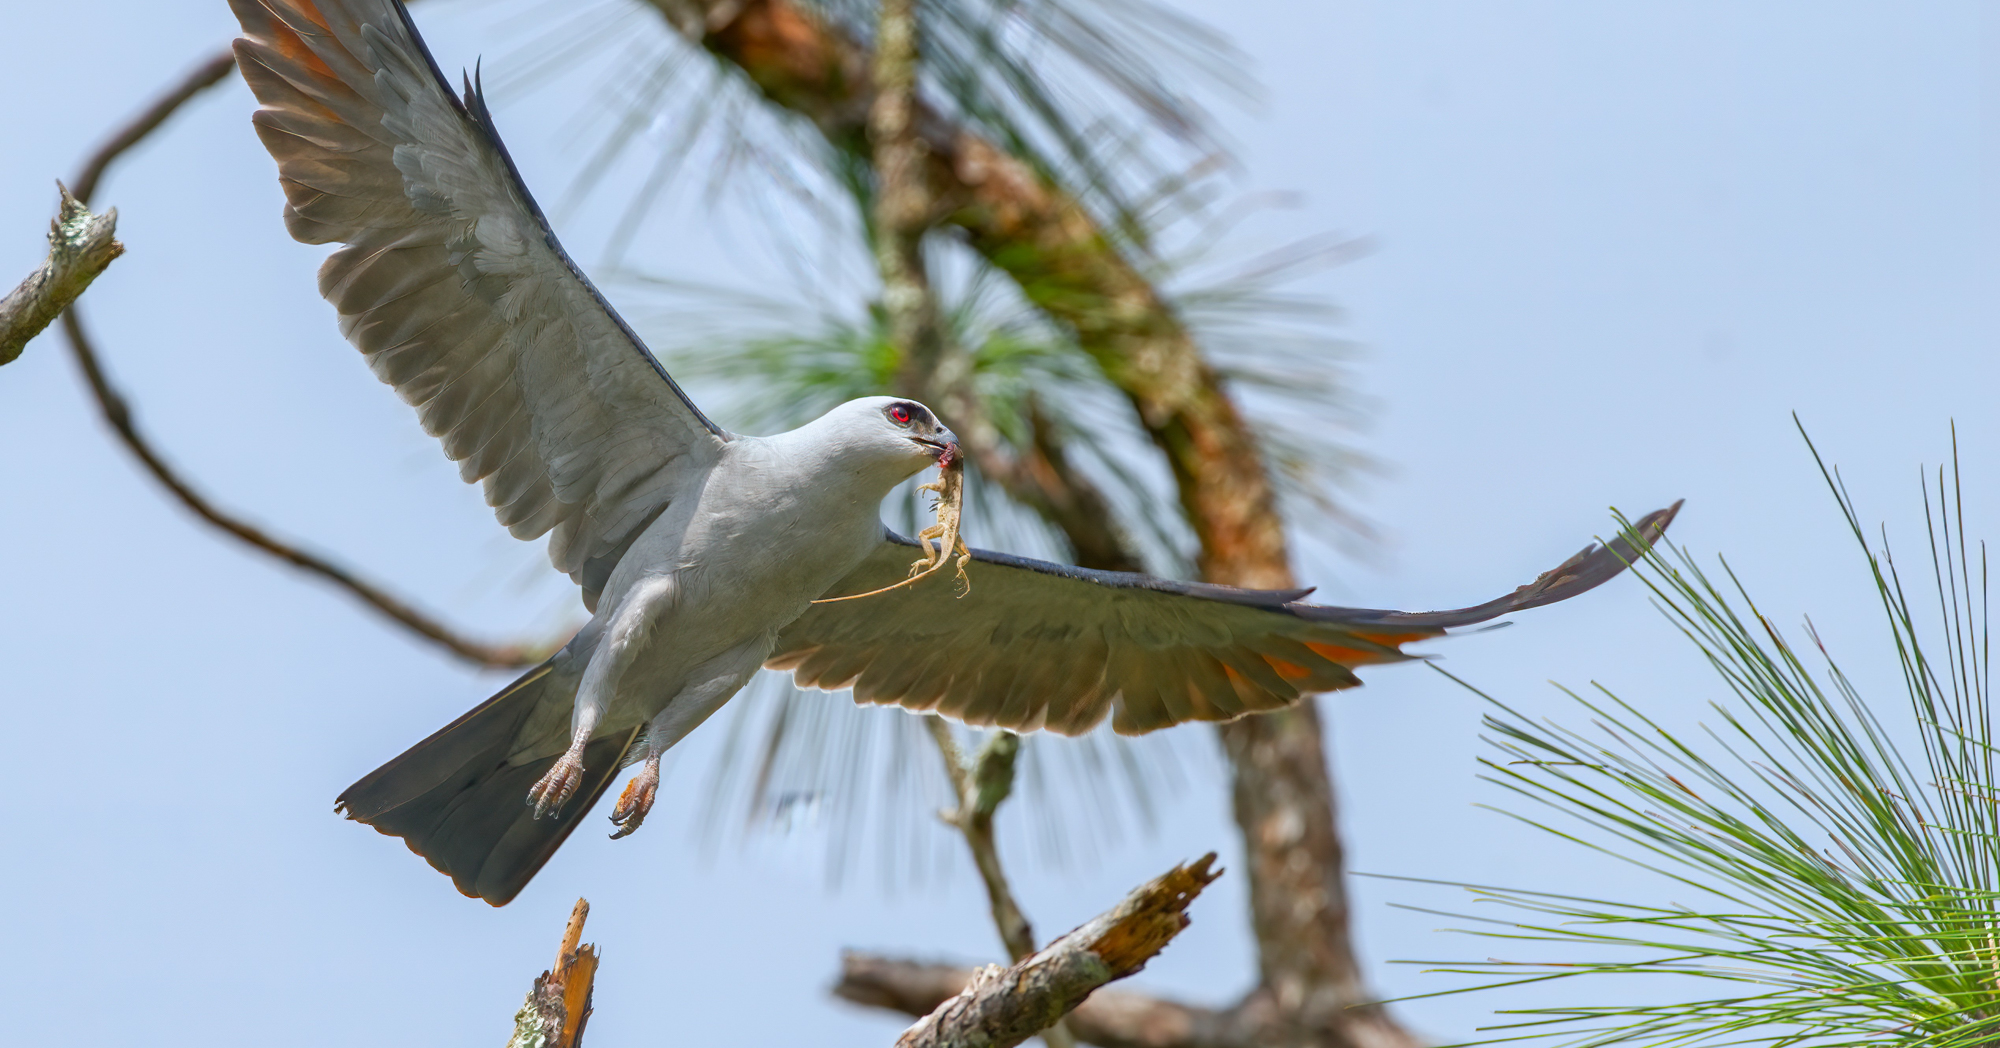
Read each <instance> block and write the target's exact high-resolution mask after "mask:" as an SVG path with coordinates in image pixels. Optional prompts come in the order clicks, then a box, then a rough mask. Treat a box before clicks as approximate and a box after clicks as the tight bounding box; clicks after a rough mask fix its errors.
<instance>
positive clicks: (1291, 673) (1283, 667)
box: [1264, 655, 1312, 680]
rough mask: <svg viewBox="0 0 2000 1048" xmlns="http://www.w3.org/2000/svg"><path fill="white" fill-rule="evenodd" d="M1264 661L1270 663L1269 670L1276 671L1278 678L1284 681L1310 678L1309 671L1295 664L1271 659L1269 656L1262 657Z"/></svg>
mask: <svg viewBox="0 0 2000 1048" xmlns="http://www.w3.org/2000/svg"><path fill="white" fill-rule="evenodd" d="M1264 661H1265V662H1268V663H1270V664H1271V668H1272V669H1274V670H1277V671H1278V676H1280V677H1283V678H1285V679H1286V680H1304V679H1306V678H1307V677H1310V676H1312V671H1311V670H1309V669H1306V668H1305V667H1304V666H1300V665H1298V664H1297V663H1291V662H1286V661H1285V660H1283V659H1279V658H1273V657H1271V656H1269V655H1266V656H1264Z"/></svg>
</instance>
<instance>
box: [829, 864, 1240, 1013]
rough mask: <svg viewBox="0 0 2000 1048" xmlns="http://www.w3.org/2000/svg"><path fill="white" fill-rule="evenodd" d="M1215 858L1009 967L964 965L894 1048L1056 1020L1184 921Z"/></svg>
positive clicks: (1163, 879) (1154, 884)
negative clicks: (953, 984)
mask: <svg viewBox="0 0 2000 1048" xmlns="http://www.w3.org/2000/svg"><path fill="white" fill-rule="evenodd" d="M1214 862H1215V854H1214V853H1213V852H1210V853H1209V854H1208V855H1206V856H1203V857H1202V858H1201V859H1200V860H1198V861H1196V862H1195V863H1194V864H1193V865H1191V866H1176V867H1174V868H1173V869H1172V870H1169V871H1167V872H1166V873H1165V874H1164V875H1162V876H1160V877H1158V878H1155V879H1154V880H1152V881H1150V882H1148V883H1146V884H1144V885H1142V886H1140V887H1139V888H1138V889H1137V890H1135V891H1133V892H1132V894H1130V895H1128V896H1126V897H1125V900H1124V901H1123V902H1121V903H1119V904H1118V905H1117V906H1116V907H1114V908H1112V909H1111V910H1109V911H1107V912H1105V913H1102V914H1099V915H1098V916H1096V917H1094V918H1092V919H1091V920H1090V921H1088V922H1086V923H1085V924H1084V925H1083V926H1081V927H1079V928H1077V929H1076V930H1075V931H1072V932H1070V933H1069V934H1067V935H1065V936H1063V937H1062V938H1060V939H1057V940H1056V941H1054V942H1052V943H1050V944H1049V945H1048V946H1047V947H1045V948H1044V949H1042V950H1041V951H1039V952H1037V953H1035V954H1033V955H1031V956H1029V957H1026V958H1024V959H1022V960H1020V961H1018V962H1016V963H1015V964H1014V965H1013V966H1012V967H1009V968H1004V969H1003V968H1001V967H999V966H997V965H988V966H987V967H985V968H980V969H975V970H973V971H971V972H969V973H967V978H965V979H964V980H963V982H962V984H961V986H960V989H959V990H958V991H957V992H956V993H955V994H952V995H950V996H949V997H947V998H946V999H944V1000H943V1001H942V1002H941V1003H939V1004H937V1005H936V1006H935V1008H934V1009H933V1010H931V1011H930V1012H929V1013H928V1014H926V1015H925V1016H924V1018H923V1019H921V1020H919V1021H918V1022H917V1024H916V1025H914V1026H912V1027H910V1028H909V1029H908V1030H906V1031H904V1033H903V1036H902V1037H900V1038H898V1039H897V1041H896V1048H945V1046H953V1048H1010V1046H1012V1045H1016V1044H1019V1043H1021V1042H1022V1041H1025V1040H1027V1039H1028V1038H1030V1037H1032V1036H1034V1035H1035V1034H1036V1033H1038V1032H1040V1031H1042V1030H1045V1029H1048V1028H1049V1027H1051V1026H1053V1025H1055V1024H1056V1023H1057V1022H1060V1021H1061V1020H1062V1018H1063V1016H1064V1015H1066V1014H1068V1013H1069V1012H1070V1011H1071V1010H1072V1009H1074V1008H1076V1007H1077V1006H1078V1005H1079V1004H1081V1003H1083V1001H1084V999H1085V998H1087V997H1089V996H1090V995H1091V992H1092V991H1094V990H1096V989H1097V988H1098V987H1100V986H1103V985H1104V984H1105V983H1108V982H1111V981H1113V980H1116V979H1123V978H1125V977H1126V976H1128V975H1131V974H1133V973H1134V972H1137V971H1139V970H1140V969H1142V968H1144V967H1145V966H1146V962H1147V961H1149V960H1151V959H1152V958H1153V956H1154V955H1155V954H1157V953H1159V952H1160V951H1161V950H1162V949H1164V948H1165V947H1166V945H1167V943H1168V942H1170V941H1172V940H1173V938H1174V936H1176V935H1179V934H1180V932H1181V929H1183V928H1185V927H1187V925H1188V918H1187V914H1186V910H1187V907H1188V904H1189V903H1191V902H1193V901H1194V898H1195V896H1197V895H1199V894H1201V890H1202V889H1203V888H1205V887H1207V886H1208V885H1209V884H1210V883H1211V882H1213V881H1214V880H1215V879H1216V878H1217V877H1220V876H1221V875H1222V871H1221V870H1214V871H1212V872H1211V866H1212V864H1213V863H1214ZM842 985H843V986H846V985H847V984H846V983H845V982H843V984H842ZM835 992H837V993H838V992H841V991H840V989H839V988H836V990H835ZM857 992H859V988H858V987H857ZM860 1003H865V1004H875V1003H877V1002H876V1001H873V1000H862V1001H861V1002H860Z"/></svg>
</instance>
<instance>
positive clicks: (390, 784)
mask: <svg viewBox="0 0 2000 1048" xmlns="http://www.w3.org/2000/svg"><path fill="white" fill-rule="evenodd" d="M550 670H551V666H550V664H549V663H543V664H542V665H540V666H537V667H536V668H534V669H532V670H529V671H528V672H527V673H526V674H524V675H523V676H522V677H521V679H519V680H517V681H515V682H514V683H512V684H509V685H508V686H507V687H505V688H503V689H501V691H500V693H499V694H497V695H495V696H493V697H492V698H490V699H487V700H486V701H485V702H482V703H480V704H479V705H478V706H475V707H473V709H472V710H471V711H470V712H468V713H466V714H465V716H463V717H460V718H458V719H457V720H455V721H452V722H451V723H450V724H447V725H445V726H444V727H443V728H441V729H439V730H438V731H437V732H436V733H435V734H433V735H432V736H431V737H430V738H428V739H425V740H424V741H422V742H420V743H417V744H416V745H415V746H412V747H410V748H409V749H408V750H405V751H404V752H403V754H402V756H399V757H397V758H396V759H394V760H392V761H390V762H389V763H387V764H384V765H382V766H381V767H380V768H377V769H375V770H374V771H372V772H369V773H368V774H367V775H366V776H364V777H363V778H362V779H361V781H359V782H357V783H355V784H354V785H352V786H349V787H348V788H347V790H346V792H344V793H342V794H341V795H340V799H339V800H338V801H336V802H335V804H334V810H335V811H338V812H342V813H344V814H346V816H347V817H348V818H350V819H353V820H354V821H356V822H360V823H365V824H367V825H369V826H373V827H375V829H376V830H378V831H380V832H382V833H385V834H388V835H389V836H391V837H401V838H403V843H405V844H407V845H409V846H410V850H411V851H413V852H416V853H417V854H418V855H421V856H423V857H424V858H425V859H426V860H428V861H429V862H430V864H431V865H432V866H434V867H436V868H437V869H438V871H439V872H440V873H444V874H446V875H448V876H450V877H451V880H452V883H453V884H455V885H457V887H458V890H459V891H460V892H463V893H464V894H466V895H467V896H470V897H472V898H475V899H484V900H485V901H486V902H488V903H490V904H492V905H494V906H505V905H507V904H508V903H509V902H511V901H513V898H514V896H516V895H518V894H520V891H521V889H522V888H524V887H526V886H527V884H528V881H529V880H530V879H532V878H533V877H534V876H535V874H536V872H537V871H539V870H540V869H541V868H542V864H544V863H546V862H548V861H549V858H550V856H553V855H554V854H555V852H556V849H557V848H559V847H561V846H562V842H563V840H564V839H565V838H567V837H568V836H569V835H570V831H572V830H574V829H576V827H577V824H578V823H579V822H581V821H583V817H584V815H585V814H587V813H588V812H589V811H590V809H591V807H592V806H594V805H595V804H596V803H597V799H598V798H599V797H601V796H603V794H604V791H605V789H606V788H607V787H609V786H610V785H611V780H612V778H613V777H614V776H616V775H617V774H618V769H619V767H620V766H621V765H622V764H623V763H624V757H625V753H626V751H627V750H629V749H630V748H631V746H632V742H633V740H635V739H636V738H638V735H639V729H638V728H633V729H632V730H631V731H628V732H620V733H618V734H617V735H616V736H612V737H607V738H600V739H596V740H593V741H592V742H591V743H590V745H589V746H588V747H587V748H586V749H585V750H584V754H583V766H584V768H585V769H586V770H585V772H584V780H583V782H582V783H581V784H580V785H579V786H578V787H577V791H576V794H575V795H574V796H572V797H571V798H570V799H569V803H567V804H565V805H563V807H562V809H561V810H560V811H558V812H556V813H554V814H552V815H546V816H544V817H542V818H540V819H537V818H535V810H534V809H533V808H532V807H530V806H528V804H527V803H526V800H527V796H528V789H529V788H530V787H531V786H533V785H534V784H535V782H536V781H538V780H539V779H541V777H542V776H543V775H545V774H547V773H548V770H549V768H550V767H551V766H552V765H554V764H555V762H556V755H555V754H551V755H550V756H547V757H542V758H538V759H535V760H531V761H528V762H526V763H523V764H510V763H508V760H507V757H508V754H509V753H510V752H511V751H513V750H514V748H515V740H516V737H517V736H518V735H519V734H520V731H521V728H522V726H523V724H524V723H525V722H526V721H527V719H528V716H529V714H531V713H532V712H533V711H534V710H535V708H536V707H537V706H539V705H541V703H542V702H544V701H548V700H559V699H561V698H562V696H560V695H558V694H557V693H556V692H557V690H558V689H561V688H565V687H567V688H572V689H573V688H574V686H575V682H574V681H572V680H567V679H565V678H564V677H563V676H562V675H558V674H553V673H551V672H550Z"/></svg>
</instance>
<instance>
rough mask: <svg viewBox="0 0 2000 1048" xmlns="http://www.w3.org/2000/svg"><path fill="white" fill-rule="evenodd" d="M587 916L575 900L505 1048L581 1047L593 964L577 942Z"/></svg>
mask: <svg viewBox="0 0 2000 1048" xmlns="http://www.w3.org/2000/svg"><path fill="white" fill-rule="evenodd" d="M588 916H590V904H589V903H588V902H585V901H584V900H582V899H578V900H577V901H576V906H575V907H573V908H572V909H571V910H570V911H569V924H568V925H567V926H565V927H564V928H563V938H562V947H561V948H560V949H558V950H557V951H556V963H555V966H554V967H552V968H550V969H549V970H548V971H545V972H543V973H542V974H540V975H538V976H536V977H535V985H534V987H533V988H532V989H530V990H529V991H528V999H527V1000H525V1001H523V1002H521V1007H520V1009H519V1010H518V1011H516V1012H515V1013H514V1034H513V1036H512V1037H509V1038H508V1039H507V1048H577V1046H578V1045H581V1044H582V1043H583V1028H584V1025H585V1024H586V1023H588V1022H589V1021H590V1002H591V996H592V992H593V990H594V989H595V987H596V983H597V961H598V957H597V947H595V946H592V945H589V944H586V943H584V942H582V939H583V921H584V918H586V917H588Z"/></svg>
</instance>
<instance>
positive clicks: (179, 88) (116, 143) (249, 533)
mask: <svg viewBox="0 0 2000 1048" xmlns="http://www.w3.org/2000/svg"><path fill="white" fill-rule="evenodd" d="M235 67H236V62H235V58H234V57H233V56H232V55H230V54H229V52H228V51H226V50H225V51H224V52H223V53H222V54H220V55H217V56H215V57H213V58H210V59H209V60H207V61H206V62H203V63H202V64H201V65H199V66H196V67H195V68H194V69H193V70H192V71H190V72H189V73H188V74H187V75H186V76H185V77H183V78H182V79H181V80H180V81H179V82H178V83H176V84H174V85H173V86H172V87H169V88H168V89H167V90H166V91H164V92H162V93H161V95H160V97H159V98H158V99H157V100H155V101H154V102H153V104H151V105H150V106H147V107H146V109H145V110H144V111H143V112H141V113H140V114H139V115H138V116H136V117H134V118H133V119H132V121H131V122H130V123H128V124H126V125H125V126H124V127H121V128H120V129H118V131H117V132H115V133H114V134H112V136H111V137H110V138H109V139H107V140H106V141H105V143H104V145H102V146H100V147H99V148H98V149H97V151H96V152H94V153H92V154H91V156H90V159H89V160H88V161H86V162H85V163H84V165H83V170H82V171H81V172H80V173H79V174H78V176H77V179H76V199H77V200H78V201H81V202H83V203H88V202H89V200H90V195H91V194H92V193H93V192H94V191H95V190H96V188H97V185H98V183H99V182H100V181H101V180H102V179H103V177H104V173H105V172H106V170H108V169H109V168H110V166H111V164H112V163H113V162H114V161H116V160H117V159H118V158H119V157H121V156H123V155H124V153H125V152H126V151H127V150H129V149H131V148H132V147H133V146H135V145H138V144H139V143H140V142H141V141H144V140H145V138H146V136H147V135H148V134H151V133H152V132H153V131H154V130H156V129H157V128H159V126H160V125H161V124H163V123H165V122H166V120H167V118H168V117H170V116H172V115H173V114H174V112H175V111H176V110H177V109H179V108H180V107H181V106H182V105H184V104H186V103H187V102H188V100H190V99H192V98H194V97H195V96H196V95H198V94H200V93H201V92H202V91H203V90H205V89H206V88H208V87H211V86H213V85H214V84H216V83H217V82H218V81H220V80H221V79H222V78H223V77H224V76H226V75H227V74H228V73H229V71H230V70H231V69H234V68H235ZM62 324H63V333H64V334H65V335H66V336H68V338H69V345H70V350H71V352H72V353H74V354H75V356H76V362H77V366H78V367H79V368H80V369H82V371H83V375H84V378H85V380H86V381H88V383H89V385H90V391H91V393H92V394H93V395H94V396H95V397H96V399H97V406H98V409H99V410H100V411H101V412H102V413H103V415H104V420H105V421H106V422H107V423H109V424H110V425H111V429H112V431H113V432H115V433H117V434H118V437H119V439H121V440H123V441H124V442H125V446H126V447H127V448H129V449H130V450H131V452H132V454H133V455H134V456H135V457H137V458H138V460H139V462H140V464H141V465H143V466H145V467H146V469H147V471H148V472H150V473H152V474H153V477H154V478H155V479H157V480H158V481H159V482H160V484H161V485H162V486H164V487H165V488H166V489H167V491H168V493H170V494H172V495H173V496H174V498H175V499H177V500H179V501H180V503H181V504H182V505H183V506H186V507H187V508H188V509H189V510H191V511H193V513H194V514H195V515H196V516H197V517H200V518H201V519H202V520H205V521H207V522H208V523H209V524H212V525H214V526H215V527H216V528H218V529H220V530H221V531H222V532H223V533H224V534H227V535H229V536H231V537H233V538H236V539H239V540H241V541H243V542H244V543H246V544H248V545H250V546H252V547H254V548H256V549H259V550H262V551H264V552H265V553H268V554H270V555H272V556H274V557H276V558H278V559H279V560H282V561H284V562H286V563H287V564H291V565H292V566H294V567H297V568H301V569H304V570H305V571H308V572H311V573H312V574H315V575H318V576H319V577H320V578H322V579H325V580H326V581H328V582H331V583H333V584H334V585H336V586H338V587H340V588H342V589H344V590H346V591H347V592H349V593H350V594H352V595H354V596H355V597H356V598H358V599H359V600H360V601H361V602H362V603H364V604H366V605H368V606H369V607H372V608H374V609H375V610H376V611H378V612H380V613H381V614H383V615H384V616H386V617H388V618H389V619H390V620H391V621H393V622H395V623H397V624H398V625H401V626H403V627H405V628H406V629H408V630H410V631H411V632H413V633H415V634H417V635H418V636H420V637H423V638H424V639H426V640H428V641H431V642H432V643H434V644H437V645H439V646H440V647H442V648H444V649H445V650H447V651H449V652H451V653H452V654H454V655H457V656H458V657H459V658H462V659H464V660H466V661H468V662H471V663H474V664H476V665H480V666H491V667H503V668H504V667H520V666H532V665H534V664H535V663H538V662H540V661H541V660H542V659H543V658H545V657H547V655H548V653H549V652H550V651H551V650H553V649H554V648H556V647H558V646H559V645H560V643H561V642H560V641H543V642H535V643H520V644H488V643H484V642H482V641H477V640H473V639H470V638H468V637H465V636H464V635H462V634H460V633H459V632H458V631H456V630H454V629H452V628H451V627H449V626H446V625H445V624H444V623H442V622H439V621H438V620H436V619H434V618H432V617H430V616H429V615H426V614H424V613H423V612H421V611H418V610H417V609H416V608H415V607H413V606H412V605H411V604H410V603H409V602H407V601H405V600H403V599H401V598H399V597H397V596H395V595H394V594H391V593H390V592H389V591H388V590H386V589H384V588H382V587H381V586H378V585H376V584H374V583H371V582H369V581H367V580H365V579H363V578H361V577H360V576H359V575H357V574H355V573H354V572H353V571H350V570H348V569H347V568H345V567H343V566H341V565H339V564H336V563H334V562H333V561H331V560H329V559H327V558H326V557H323V556H320V555H318V554H315V553H310V552H307V551H306V550H304V549H303V548H301V547H300V546H299V545H297V544H296V543H293V542H290V541H287V540H284V539H280V538H277V537H275V536H273V535H270V534H268V533H266V532H265V531H264V530H263V529H261V528H259V527H257V526H255V525H253V524H251V523H249V522H248V521H246V520H243V519H242V518H240V517H238V516H236V515H234V514H232V513H229V512H227V511H225V510H223V509H221V508H219V507H218V506H216V504H215V503H214V502H213V501H211V500H210V499H209V498H208V497H207V496H206V495H204V494H202V493H201V492H200V491H197V490H196V489H195V488H194V486H193V485H192V484H190V483H189V482H188V480H187V479H186V478H185V477H182V476H181V475H180V474H179V473H178V472H176V471H175V470H174V469H173V467H171V466H169V465H167V462H166V459H165V457H164V456H162V455H161V454H160V453H159V452H158V451H157V450H155V449H154V447H153V445H152V443H151V442H150V441H149V440H147V439H146V437H145V436H144V435H142V434H141V433H140V432H139V429H138V427H137V425H136V424H135V423H134V422H133V419H132V409H131V405H130V402H128V401H127V400H126V399H125V396H124V395H123V394H122V393H120V392H119V391H118V389H117V388H116V387H114V386H113V385H112V384H111V381H110V379H109V377H107V376H106V374H105V371H104V366H103V364H102V362H101V360H100V357H99V355H98V352H97V348H96V345H95V343H94V342H93V341H92V339H91V338H90V336H89V334H88V331H87V330H86V328H85V327H84V324H83V320H82V318H81V317H80V316H79V315H78V311H77V309H76V307H74V306H71V307H70V309H69V310H68V311H67V312H65V313H64V314H63V316H62Z"/></svg>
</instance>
